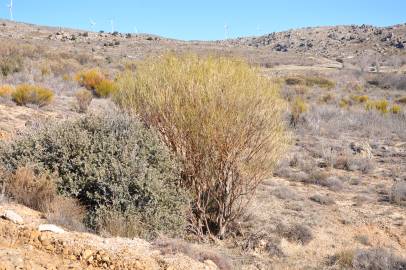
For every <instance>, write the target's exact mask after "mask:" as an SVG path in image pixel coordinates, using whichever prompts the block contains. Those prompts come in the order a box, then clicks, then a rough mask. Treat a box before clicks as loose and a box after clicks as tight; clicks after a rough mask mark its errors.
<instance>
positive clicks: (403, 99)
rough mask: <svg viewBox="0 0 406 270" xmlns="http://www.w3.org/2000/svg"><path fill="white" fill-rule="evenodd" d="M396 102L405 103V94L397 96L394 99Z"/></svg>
mask: <svg viewBox="0 0 406 270" xmlns="http://www.w3.org/2000/svg"><path fill="white" fill-rule="evenodd" d="M396 102H398V103H402V104H406V96H404V97H401V98H398V99H397V100H396Z"/></svg>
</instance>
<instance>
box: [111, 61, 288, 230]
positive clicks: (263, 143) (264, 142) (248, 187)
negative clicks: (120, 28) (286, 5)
mask: <svg viewBox="0 0 406 270" xmlns="http://www.w3.org/2000/svg"><path fill="white" fill-rule="evenodd" d="M259 74H260V73H259V72H257V70H256V69H253V68H251V67H250V66H249V65H248V64H246V63H244V62H243V61H239V60H235V59H230V58H223V57H218V58H216V57H206V58H200V57H198V56H195V55H186V56H180V57H177V56H175V55H171V54H168V55H165V56H162V57H158V58H155V59H150V60H147V61H144V62H141V63H140V64H139V65H138V67H137V72H136V73H135V74H134V73H129V72H127V73H125V74H123V75H122V76H121V77H120V78H118V84H119V89H120V90H119V92H118V94H117V95H116V98H115V100H116V102H117V103H118V104H119V105H120V106H121V107H123V108H127V109H129V110H133V111H135V112H137V113H138V114H139V115H140V116H141V117H142V119H143V120H144V122H145V123H147V124H148V125H149V126H153V127H154V128H156V129H157V130H158V131H159V132H160V133H161V135H162V138H163V140H164V141H165V142H166V144H167V145H168V146H169V147H171V149H172V150H173V151H174V152H175V153H176V154H177V155H178V157H179V158H180V159H181V161H182V163H183V172H182V184H183V185H184V186H185V187H187V188H189V189H190V190H191V192H192V193H193V195H194V204H193V214H194V215H193V217H192V220H191V225H192V226H191V228H192V230H193V231H194V232H195V233H197V234H199V235H203V234H206V233H207V234H212V235H217V236H219V237H223V236H225V234H226V233H227V230H228V228H229V225H230V223H232V222H233V221H234V220H235V219H236V218H238V217H239V216H240V215H241V213H242V212H243V210H244V208H245V206H246V203H247V201H248V199H249V198H250V197H251V196H252V195H253V194H254V192H255V189H256V187H257V186H258V184H259V183H261V181H262V180H263V179H265V178H267V177H269V176H270V175H271V173H272V170H273V168H274V165H275V164H276V162H277V161H278V159H279V158H280V157H281V155H282V154H283V152H284V150H285V146H286V144H287V141H288V136H287V134H286V132H285V125H284V122H283V120H282V115H283V113H284V112H285V108H286V106H285V104H284V102H283V101H282V99H281V98H280V97H279V91H278V87H276V85H275V84H274V83H273V82H271V81H270V80H269V79H267V78H265V77H262V76H260V75H259Z"/></svg>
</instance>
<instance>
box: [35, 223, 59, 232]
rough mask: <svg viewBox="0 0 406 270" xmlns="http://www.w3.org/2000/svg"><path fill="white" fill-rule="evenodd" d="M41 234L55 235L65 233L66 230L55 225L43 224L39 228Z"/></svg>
mask: <svg viewBox="0 0 406 270" xmlns="http://www.w3.org/2000/svg"><path fill="white" fill-rule="evenodd" d="M38 230H39V231H40V232H53V233H64V232H65V230H64V229H62V228H60V227H58V226H56V225H53V224H41V225H39V226H38Z"/></svg>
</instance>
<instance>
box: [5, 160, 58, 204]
mask: <svg viewBox="0 0 406 270" xmlns="http://www.w3.org/2000/svg"><path fill="white" fill-rule="evenodd" d="M5 186H6V193H7V194H8V196H9V197H10V198H12V199H14V200H15V201H17V202H18V203H21V204H23V205H25V206H28V207H30V208H33V209H35V210H39V211H46V210H47V209H49V208H51V204H52V202H53V201H54V200H55V198H56V197H57V193H56V185H55V182H54V179H53V178H52V176H51V175H48V174H40V175H37V174H36V173H35V172H34V170H33V169H32V168H31V167H29V166H25V167H20V168H18V169H17V170H16V171H15V173H13V174H12V175H11V176H10V177H9V178H8V179H7V180H6V182H5Z"/></svg>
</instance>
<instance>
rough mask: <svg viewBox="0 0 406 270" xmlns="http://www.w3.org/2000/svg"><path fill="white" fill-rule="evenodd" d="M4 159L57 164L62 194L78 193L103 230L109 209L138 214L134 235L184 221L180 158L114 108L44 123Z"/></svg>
mask: <svg viewBox="0 0 406 270" xmlns="http://www.w3.org/2000/svg"><path fill="white" fill-rule="evenodd" d="M109 115H115V116H109ZM0 161H1V163H2V164H4V166H5V167H6V168H7V169H8V170H9V171H11V172H13V171H15V170H16V169H17V168H18V167H20V166H24V164H27V163H33V164H36V166H37V167H38V168H41V169H46V170H48V171H52V172H55V173H56V174H57V175H58V178H57V182H56V183H57V188H58V191H59V194H61V195H63V196H67V197H72V198H76V199H78V200H79V202H80V203H81V204H82V205H83V206H85V207H86V209H87V215H86V224H87V225H88V226H89V227H90V228H92V229H96V230H97V231H99V232H101V231H103V225H104V223H103V222H102V221H103V217H108V216H109V215H108V214H109V213H116V214H117V213H119V214H121V216H122V217H124V218H126V219H127V218H131V219H132V220H137V221H138V223H137V228H136V230H133V231H135V232H137V236H144V237H153V236H155V235H156V234H158V233H164V234H169V235H173V236H175V235H180V234H182V233H183V230H184V229H185V223H186V211H187V207H188V196H187V194H186V192H184V191H183V190H181V189H179V188H178V187H177V185H176V183H177V182H178V181H179V175H178V168H177V163H176V162H175V161H174V159H173V158H172V156H171V154H170V152H169V151H168V149H167V148H166V147H165V146H164V145H163V144H162V143H161V142H160V141H159V139H158V137H157V136H156V135H155V134H154V132H153V131H151V130H148V129H146V128H145V127H144V125H143V124H142V123H141V122H140V121H139V120H137V119H136V118H133V117H129V116H126V115H122V114H120V113H119V112H117V111H110V112H106V116H97V115H86V116H83V117H81V118H79V119H77V120H71V121H65V122H61V123H48V124H45V125H44V126H42V127H39V128H37V129H35V130H32V131H30V132H28V133H27V134H25V135H22V136H21V137H19V138H17V139H16V141H14V142H13V143H11V144H8V145H4V146H3V147H2V148H1V151H0ZM128 231H130V230H128ZM125 236H131V237H133V236H135V235H127V234H126V235H125Z"/></svg>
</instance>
